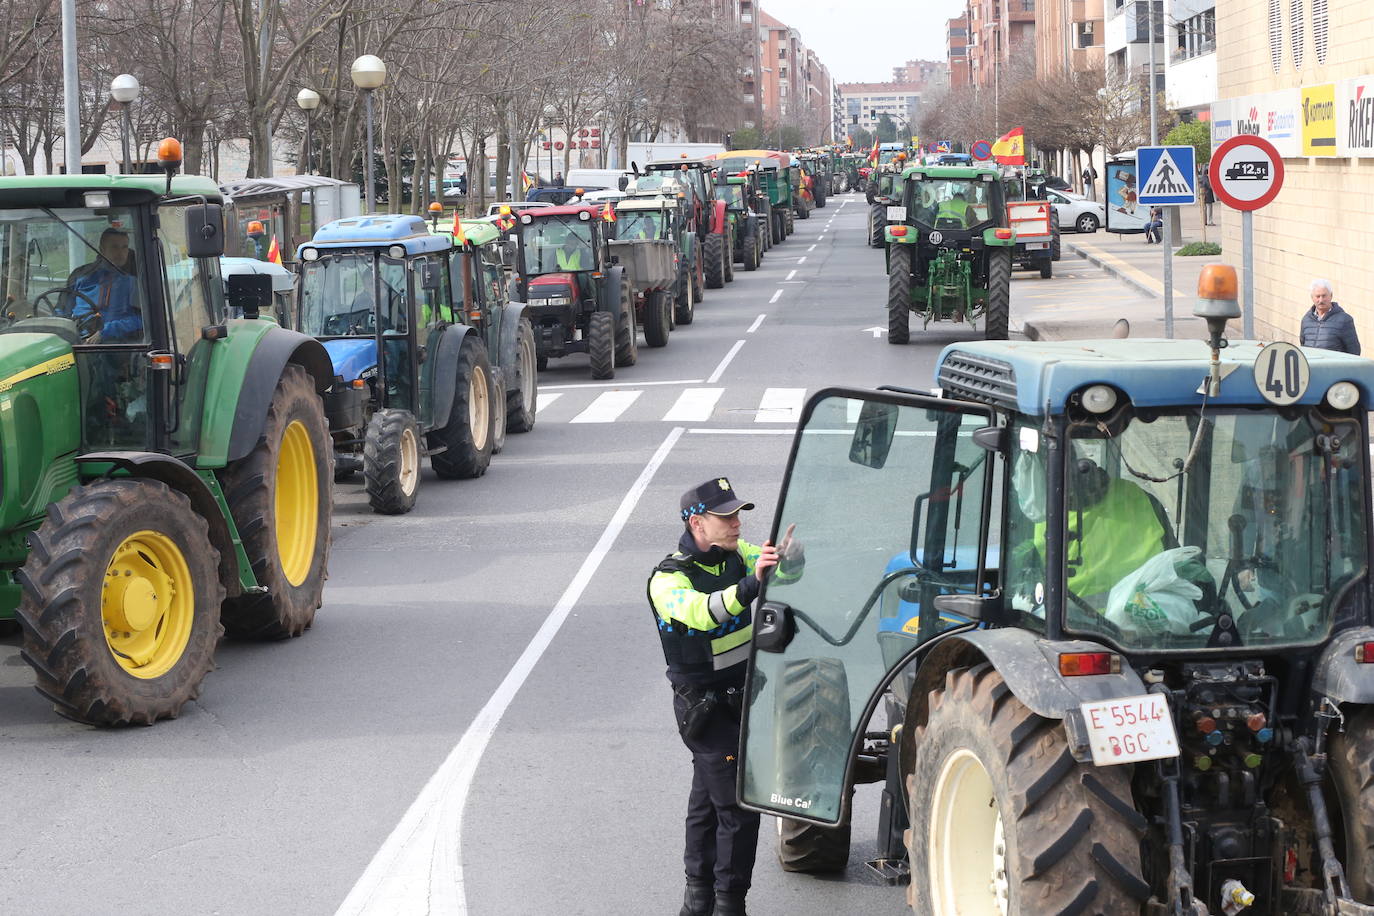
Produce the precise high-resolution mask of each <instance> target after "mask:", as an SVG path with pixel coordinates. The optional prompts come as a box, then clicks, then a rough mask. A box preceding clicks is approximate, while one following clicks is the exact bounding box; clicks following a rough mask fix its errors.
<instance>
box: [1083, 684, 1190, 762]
mask: <svg viewBox="0 0 1374 916" xmlns="http://www.w3.org/2000/svg"><path fill="white" fill-rule="evenodd" d="M1080 709H1081V710H1082V712H1083V721H1084V723H1086V724H1087V726H1088V743H1089V745H1090V746H1091V747H1092V752H1093V763H1094V764H1096V765H1097V766H1100V767H1104V766H1111V765H1112V764H1117V763H1135V762H1136V761H1140V760H1160V759H1163V758H1165V757H1177V756H1178V735H1177V733H1176V732H1175V731H1174V719H1173V716H1171V715H1170V714H1169V704H1168V703H1167V702H1165V700H1164V697H1163V696H1161V695H1160V694H1157V693H1149V694H1146V695H1144V696H1139V697H1123V698H1121V699H1117V700H1097V701H1095V702H1092V703H1084V704H1083V705H1082V706H1081V707H1080Z"/></svg>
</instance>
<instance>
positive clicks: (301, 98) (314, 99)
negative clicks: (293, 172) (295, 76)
mask: <svg viewBox="0 0 1374 916" xmlns="http://www.w3.org/2000/svg"><path fill="white" fill-rule="evenodd" d="M296 105H297V106H298V107H299V108H300V110H301V111H303V112H305V173H306V174H307V175H310V174H313V173H314V169H312V168H311V164H312V163H311V158H312V156H313V155H314V148H313V146H312V145H311V142H310V140H311V138H310V123H311V119H310V113H311V112H312V111H314V110H315V109H316V108H319V107H320V94H319V93H318V92H316V91H315V90H314V89H302V90H301V91H300V92H297V93H296Z"/></svg>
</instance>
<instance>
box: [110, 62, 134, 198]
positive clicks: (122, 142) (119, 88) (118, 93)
mask: <svg viewBox="0 0 1374 916" xmlns="http://www.w3.org/2000/svg"><path fill="white" fill-rule="evenodd" d="M140 88H141V87H140V86H139V85H138V80H137V79H135V78H134V77H133V76H132V75H130V74H128V73H121V74H119V76H116V77H115V78H114V79H112V80H110V98H112V99H114V100H115V101H116V102H118V103H119V107H120V108H121V109H123V117H122V118H120V122H119V150H120V153H121V154H122V155H123V158H124V162H123V163H122V166H123V169H124V174H125V175H130V174H132V173H133V171H134V165H133V157H132V156H131V155H130V152H129V135H130V134H131V133H133V125H132V122H131V120H130V117H129V106H130V105H131V104H132V103H133V102H134V100H135V99H137V98H138V92H139V89H140Z"/></svg>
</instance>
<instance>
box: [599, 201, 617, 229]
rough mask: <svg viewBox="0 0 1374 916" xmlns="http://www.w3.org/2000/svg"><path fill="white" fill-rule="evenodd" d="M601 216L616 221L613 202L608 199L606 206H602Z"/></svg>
mask: <svg viewBox="0 0 1374 916" xmlns="http://www.w3.org/2000/svg"><path fill="white" fill-rule="evenodd" d="M601 218H602V219H603V220H605V221H606V222H608V223H613V222H615V211H614V210H612V209H611V202H610V201H609V200H608V201H606V206H604V207H602V208H601Z"/></svg>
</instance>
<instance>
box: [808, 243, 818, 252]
mask: <svg viewBox="0 0 1374 916" xmlns="http://www.w3.org/2000/svg"><path fill="white" fill-rule="evenodd" d="M806 250H807V251H808V252H811V251H815V250H816V246H815V245H812V246H811V247H810V248H808V249H806Z"/></svg>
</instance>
